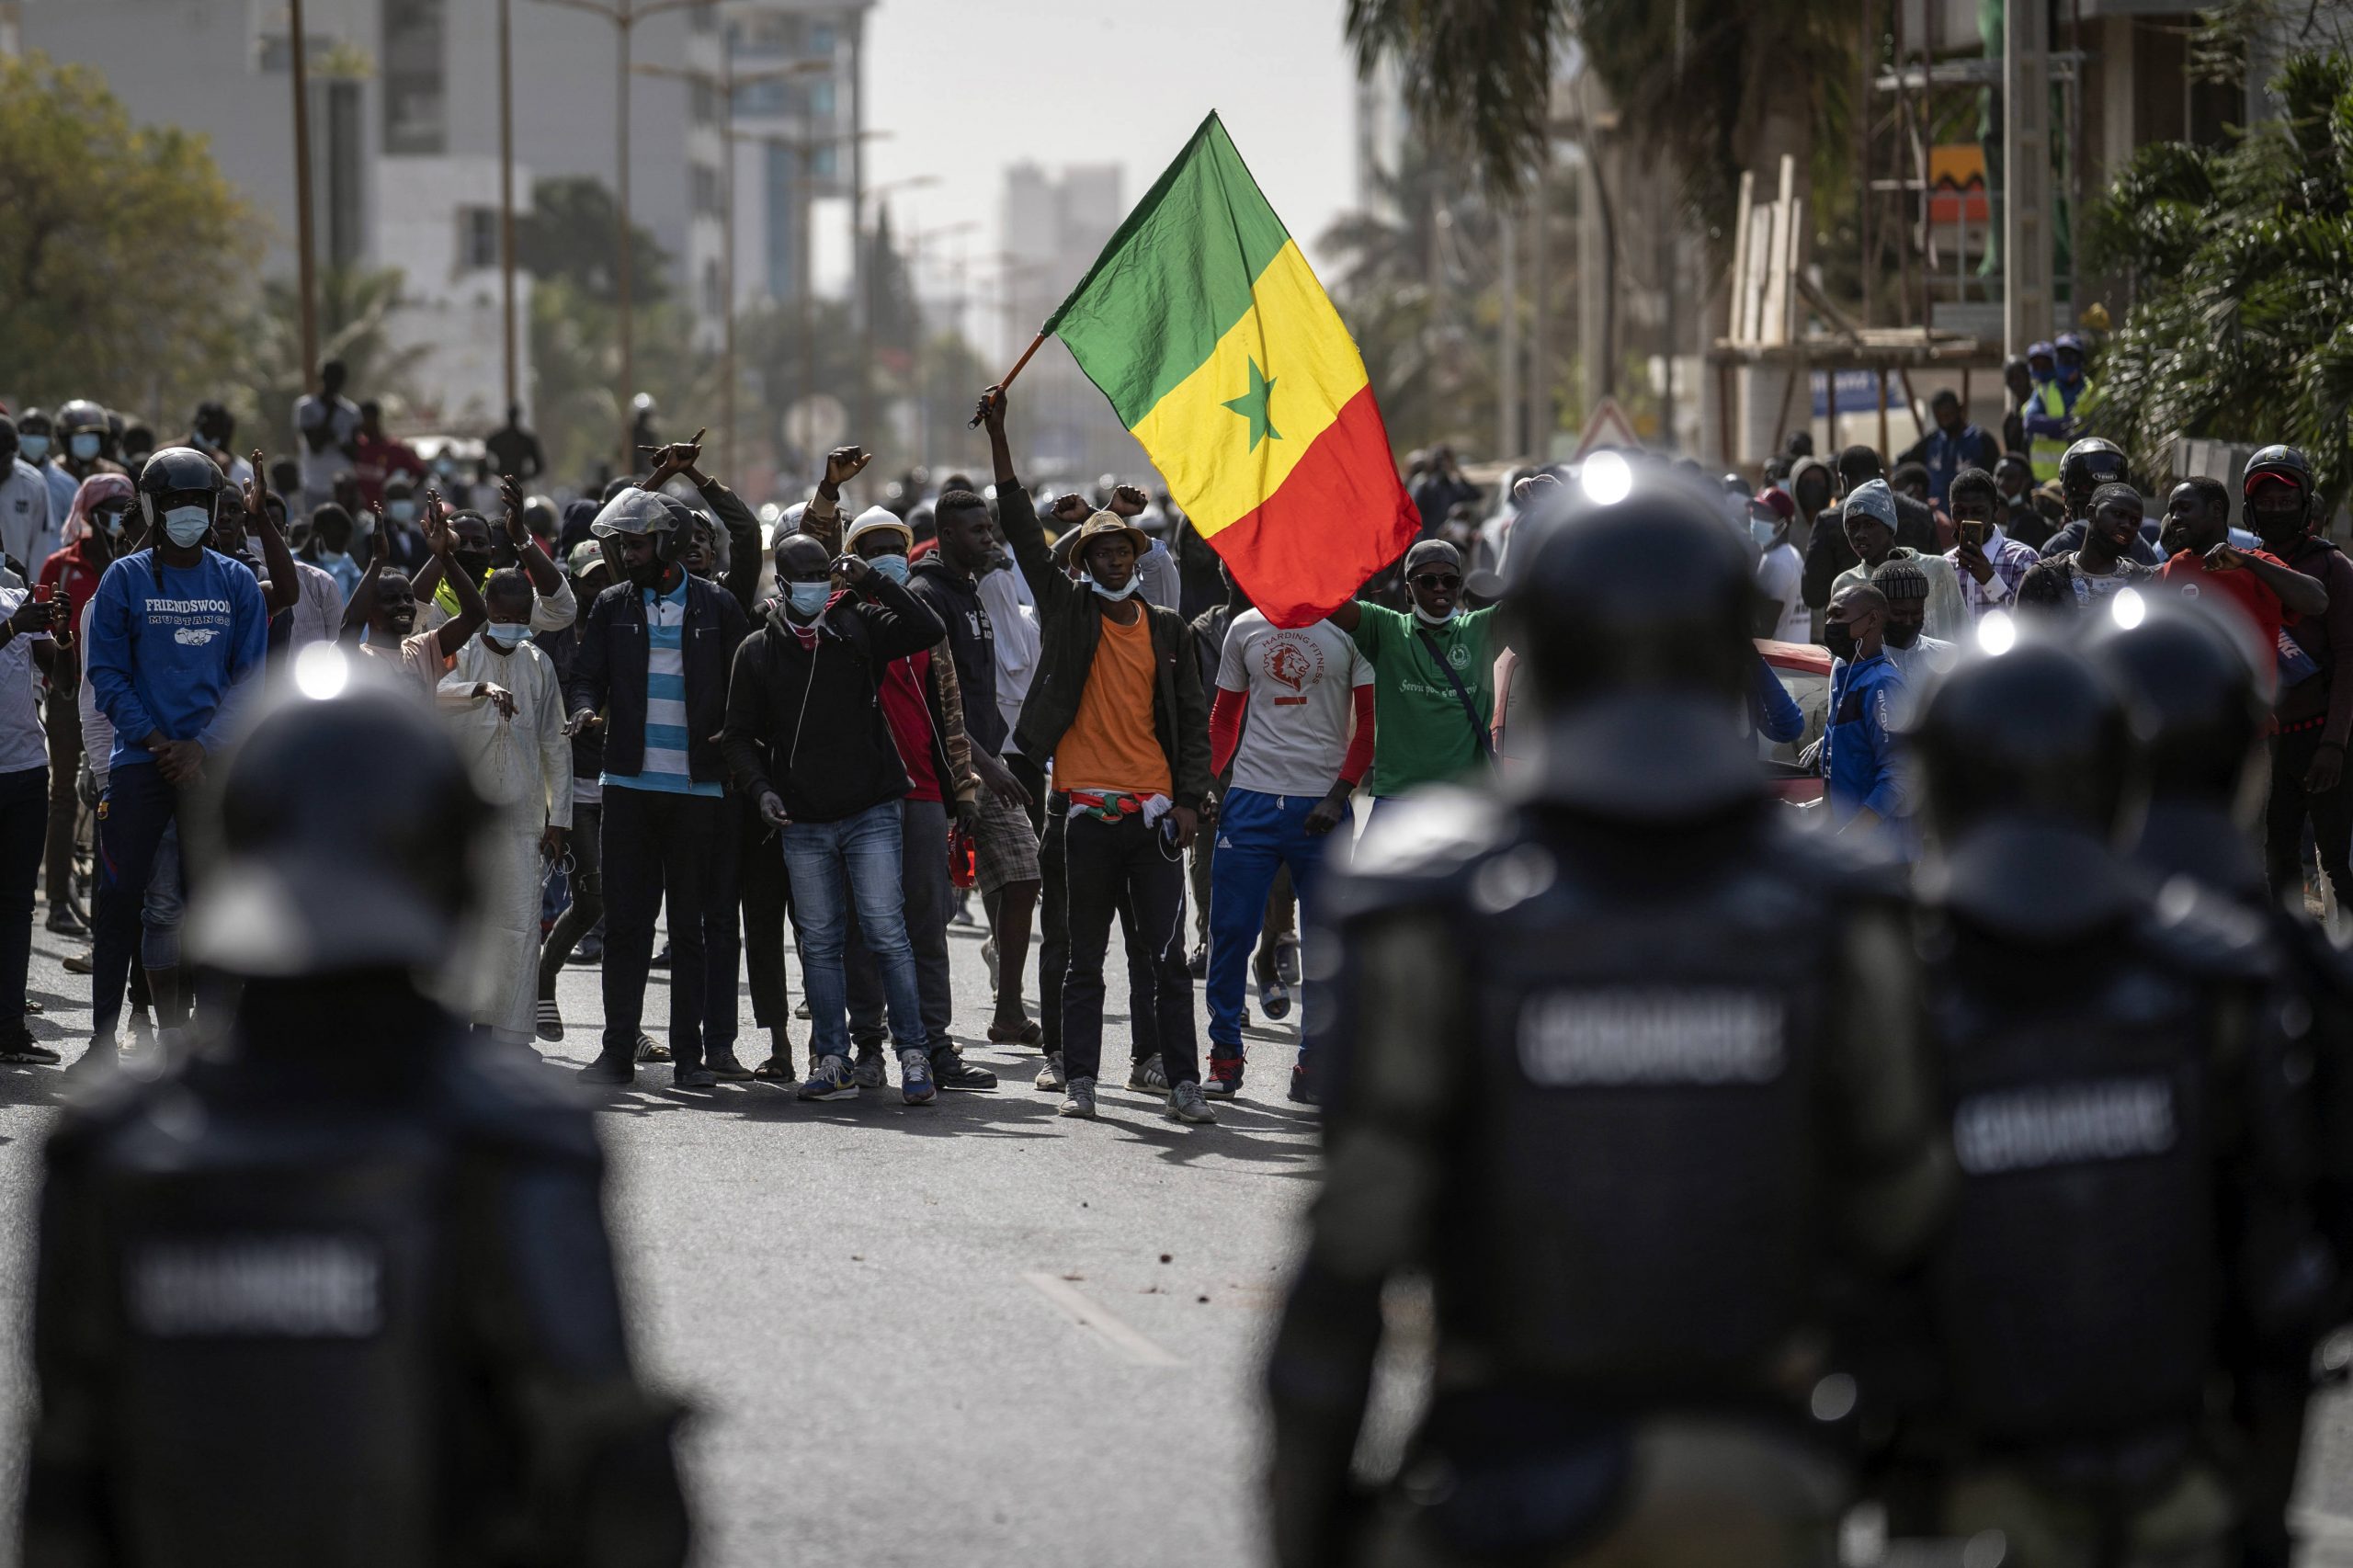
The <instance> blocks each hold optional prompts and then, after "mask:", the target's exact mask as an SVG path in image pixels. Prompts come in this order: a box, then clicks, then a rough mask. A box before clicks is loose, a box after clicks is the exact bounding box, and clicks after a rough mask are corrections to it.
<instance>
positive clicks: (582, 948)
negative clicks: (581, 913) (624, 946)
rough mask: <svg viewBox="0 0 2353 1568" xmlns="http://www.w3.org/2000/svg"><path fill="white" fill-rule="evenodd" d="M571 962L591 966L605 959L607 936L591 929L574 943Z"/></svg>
mask: <svg viewBox="0 0 2353 1568" xmlns="http://www.w3.org/2000/svg"><path fill="white" fill-rule="evenodd" d="M570 961H571V962H573V963H576V964H585V965H588V966H590V967H594V966H595V965H597V964H600V963H603V962H604V961H605V938H603V937H599V936H598V935H597V933H595V932H594V931H591V932H589V933H588V935H586V936H585V937H581V938H580V940H578V941H576V942H574V943H573V944H572V958H571V960H570Z"/></svg>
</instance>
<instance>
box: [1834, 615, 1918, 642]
mask: <svg viewBox="0 0 2353 1568" xmlns="http://www.w3.org/2000/svg"><path fill="white" fill-rule="evenodd" d="M1881 637H1882V638H1883V639H1884V640H1885V641H1886V642H1887V645H1888V646H1889V647H1891V648H1909V647H1910V646H1912V644H1913V643H1915V642H1918V641H1920V629H1919V628H1918V627H1916V626H1898V625H1896V624H1895V622H1893V621H1892V620H1891V621H1889V622H1888V623H1887V630H1886V631H1884V632H1882V633H1881ZM1849 641H1852V639H1851V638H1850V639H1849Z"/></svg>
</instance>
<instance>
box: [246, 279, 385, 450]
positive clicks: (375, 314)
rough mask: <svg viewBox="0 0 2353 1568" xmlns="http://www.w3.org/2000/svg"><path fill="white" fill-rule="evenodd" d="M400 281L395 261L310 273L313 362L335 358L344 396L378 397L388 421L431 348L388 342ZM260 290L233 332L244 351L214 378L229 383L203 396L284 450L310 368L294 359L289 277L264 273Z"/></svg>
mask: <svg viewBox="0 0 2353 1568" xmlns="http://www.w3.org/2000/svg"><path fill="white" fill-rule="evenodd" d="M403 283H404V278H403V275H402V273H401V271H400V269H399V268H398V267H386V268H382V269H381V270H371V269H367V268H361V267H322V268H321V269H320V270H319V274H318V330H319V358H320V360H321V361H322V362H324V361H326V360H329V359H340V360H342V361H343V363H344V366H345V368H346V369H348V370H349V371H350V373H351V386H352V389H353V391H352V395H353V396H354V397H358V398H361V399H369V400H374V401H378V402H381V403H383V404H384V405H385V407H386V409H387V410H388V411H390V413H391V415H392V418H393V419H394V420H395V421H397V420H398V419H399V418H400V415H401V408H402V404H403V403H404V402H406V401H407V400H408V399H409V397H410V396H411V385H412V383H411V381H410V378H411V377H412V376H413V375H414V374H415V372H416V370H417V369H418V368H419V367H421V366H422V365H423V364H424V362H425V360H426V357H427V356H428V355H429V354H431V352H432V350H431V349H430V348H428V347H425V346H423V345H421V344H408V345H404V346H402V345H396V344H395V343H394V342H393V340H392V334H391V333H390V331H389V330H388V328H387V323H388V322H389V321H390V320H391V317H392V312H393V311H395V310H396V309H398V308H399V306H400V302H401V290H402V287H403ZM261 294H262V298H261V313H260V315H259V317H258V318H257V320H256V322H255V324H253V325H252V326H251V327H249V328H247V329H246V330H244V331H242V332H240V333H239V334H238V335H237V342H238V347H240V348H241V349H243V350H244V355H243V356H242V358H240V359H239V360H238V361H236V362H235V364H234V366H233V369H232V368H230V367H223V369H224V370H225V371H226V372H227V374H226V375H225V376H224V377H223V378H220V379H225V380H227V381H233V383H234V384H233V387H231V388H226V389H223V388H221V387H218V386H216V387H215V389H214V390H213V391H212V392H210V393H209V394H208V395H210V396H213V397H221V398H224V399H225V400H226V401H227V403H228V404H229V406H230V409H231V410H232V411H233V413H235V414H236V415H237V418H238V421H239V423H240V424H241V426H243V427H244V428H245V429H247V430H251V431H255V432H256V433H260V432H263V431H265V430H266V431H267V438H268V441H269V445H270V449H271V450H273V451H278V452H291V451H295V450H297V449H299V448H300V443H299V442H298V441H297V440H296V438H295V434H294V404H295V403H296V401H297V400H298V399H300V398H301V395H302V394H303V393H304V392H309V391H310V390H311V388H312V385H313V381H315V379H316V370H317V367H315V366H310V365H305V364H303V363H302V317H301V299H300V296H299V294H298V292H297V290H296V287H295V284H294V282H293V280H292V279H290V278H271V279H270V280H269V281H267V282H266V283H264V284H263V285H262V290H261Z"/></svg>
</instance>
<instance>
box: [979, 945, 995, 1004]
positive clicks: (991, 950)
mask: <svg viewBox="0 0 2353 1568" xmlns="http://www.w3.org/2000/svg"><path fill="white" fill-rule="evenodd" d="M981 961H982V962H983V963H984V964H986V965H988V966H989V994H990V995H992V996H994V995H995V994H996V938H995V937H986V938H984V939H983V941H982V943H981Z"/></svg>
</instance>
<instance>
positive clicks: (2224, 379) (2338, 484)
mask: <svg viewBox="0 0 2353 1568" xmlns="http://www.w3.org/2000/svg"><path fill="white" fill-rule="evenodd" d="M2272 92H2273V94H2274V96H2275V97H2277V98H2278V99H2279V103H2280V105H2281V106H2282V108H2283V113H2282V115H2281V117H2280V118H2279V120H2278V121H2276V122H2274V123H2271V124H2267V125H2264V126H2261V127H2258V128H2256V129H2255V130H2253V131H2248V132H2246V133H2245V134H2244V135H2242V136H2241V137H2240V138H2239V139H2238V140H2237V142H2234V144H2232V145H2230V146H2228V147H2225V148H2222V149H2220V150H2209V149H2205V148H2200V147H2196V146H2192V145H2189V144H2187V143H2183V142H2157V143H2153V144H2152V145H2149V146H2146V147H2143V148H2142V149H2141V150H2140V152H2139V153H2136V154H2135V155H2134V157H2133V158H2132V161H2131V163H2130V164H2128V165H2126V166H2125V168H2124V170H2123V172H2122V173H2120V175H2118V176H2117V177H2116V179H2115V181H2114V183H2113V184H2112V185H2111V186H2110V187H2109V190H2108V192H2107V193H2106V195H2105V196H2104V197H2103V198H2102V199H2101V200H2100V201H2099V202H2098V203H2097V204H2096V206H2095V207H2094V210H2093V211H2092V212H2091V214H2090V215H2089V225H2088V232H2087V242H2088V244H2089V247H2090V251H2091V255H2092V256H2093V258H2094V259H2095V261H2096V262H2097V263H2098V264H2100V265H2104V266H2108V267H2115V268H2117V269H2118V270H2120V271H2121V272H2122V273H2124V275H2125V276H2126V278H2128V280H2129V282H2130V283H2131V288H2132V290H2133V302H2132V305H2131V309H2130V310H2129V311H2128V312H2126V314H2125V317H2124V320H2123V323H2122V324H2121V325H2120V327H2119V328H2118V330H2117V332H2116V334H2115V335H2114V336H2113V337H2112V338H2110V339H2109V343H2108V344H2107V346H2106V347H2105V349H2104V350H2103V352H2102V354H2101V357H2100V361H2099V366H2098V374H2097V380H2096V383H2095V392H2094V397H2093V402H2092V403H2091V404H2090V405H2089V412H2090V414H2091V416H2092V417H2093V418H2094V419H2095V420H2096V421H2097V425H2098V426H2099V427H2100V428H2101V429H2102V431H2103V432H2104V433H2106V434H2109V435H2111V436H2112V437H2114V438H2116V439H2117V440H2119V441H2120V442H2121V443H2122V444H2123V445H2124V446H2125V447H2126V448H2127V449H2128V450H2130V451H2131V454H2132V456H2133V460H2134V462H2135V466H2136V467H2139V468H2141V469H2142V470H2143V472H2165V471H2166V470H2167V469H2168V468H2169V467H2170V463H2169V460H2168V450H2167V449H2168V448H2169V447H2170V445H2171V443H2172V441H2173V440H2174V438H2175V437H2177V436H2194V437H2212V438H2217V439H2223V440H2231V441H2237V442H2245V443H2256V444H2261V443H2268V442H2272V441H2287V442H2290V443H2292V444H2294V445H2296V446H2299V447H2302V449H2304V451H2305V453H2306V455H2307V456H2308V457H2309V458H2310V459H2311V460H2312V463H2313V469H2314V471H2315V472H2316V474H2317V476H2318V478H2319V481H2320V484H2321V487H2322V489H2323V490H2324V491H2325V493H2327V494H2331V495H2340V496H2341V495H2343V494H2345V493H2346V491H2347V486H2348V484H2353V418H2348V416H2353V57H2348V56H2347V54H2345V53H2343V52H2338V51H2331V52H2327V53H2319V52H2306V53H2300V54H2297V55H2295V56H2293V57H2291V58H2290V60H2289V61H2288V62H2287V64H2286V65H2285V67H2284V68H2283V69H2282V70H2281V72H2280V74H2279V76H2278V77H2277V78H2276V79H2275V80H2274V81H2273V83H2272Z"/></svg>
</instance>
